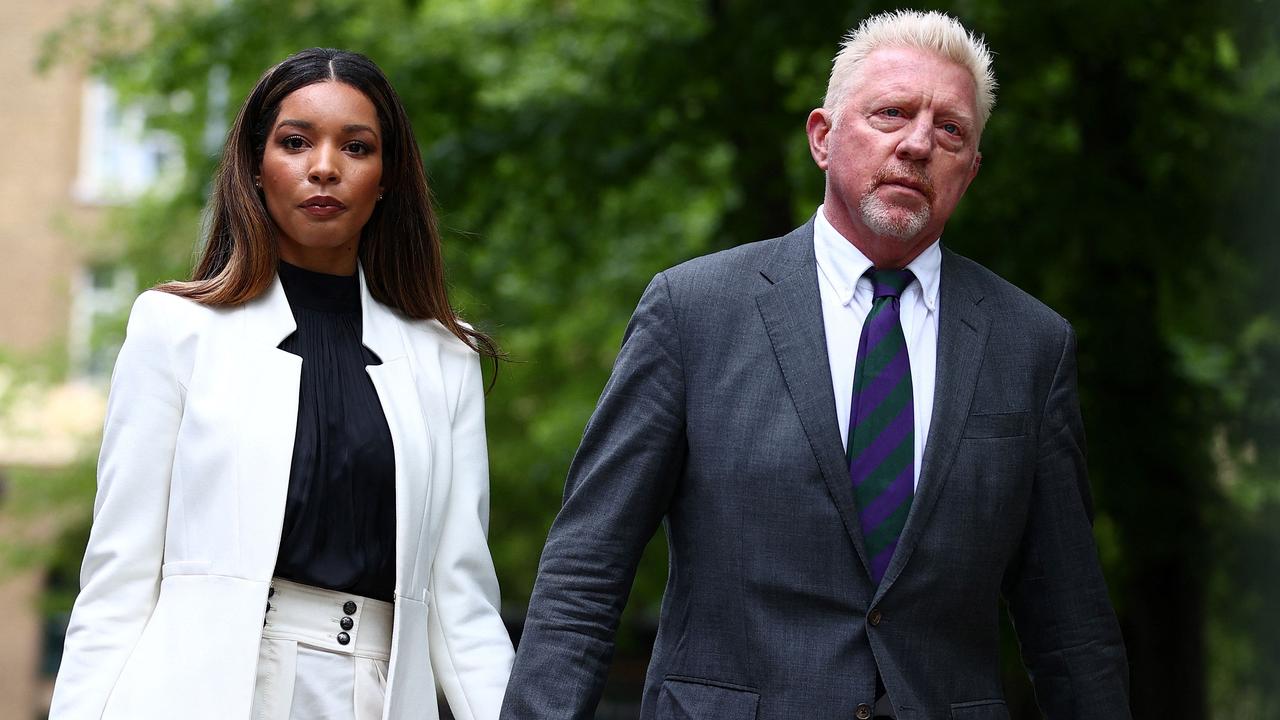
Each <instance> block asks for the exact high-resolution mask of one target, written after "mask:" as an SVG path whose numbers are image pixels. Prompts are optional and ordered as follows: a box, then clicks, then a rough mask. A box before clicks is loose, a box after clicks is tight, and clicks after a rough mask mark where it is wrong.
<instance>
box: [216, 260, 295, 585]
mask: <svg viewBox="0 0 1280 720" xmlns="http://www.w3.org/2000/svg"><path fill="white" fill-rule="evenodd" d="M236 312H237V313H238V314H239V320H240V322H239V323H238V324H237V325H236V328H237V334H238V336H239V337H238V338H237V339H238V340H239V341H240V342H239V343H234V344H233V343H228V351H229V352H230V353H231V354H232V357H231V363H232V366H233V367H234V368H235V370H234V372H233V376H232V379H231V380H230V381H229V385H230V388H231V389H232V392H231V393H229V394H228V397H229V398H234V400H233V402H234V404H235V407H234V408H231V412H229V413H228V415H227V417H228V418H235V425H234V432H236V433H237V442H236V446H237V447H238V448H239V452H237V453H236V457H235V460H234V462H235V468H236V476H237V478H238V479H239V485H240V512H239V515H238V517H239V518H240V519H239V522H240V524H241V527H240V532H239V537H240V540H241V545H240V548H239V551H240V554H241V562H242V563H243V564H244V567H245V569H246V572H247V573H248V574H249V576H250V577H257V578H260V579H263V580H266V579H268V578H270V577H271V575H272V573H273V572H274V570H275V563H276V553H277V549H278V548H279V545H280V531H281V528H282V526H283V525H284V510H285V502H286V498H287V497H288V493H289V469H290V466H291V465H292V464H293V441H294V435H295V432H296V430H297V427H298V384H299V382H300V380H301V377H302V358H300V357H298V356H296V355H292V354H290V353H287V352H285V351H284V350H281V349H280V348H279V345H280V342H281V341H283V340H284V339H285V338H286V337H288V336H289V335H290V334H291V333H292V332H293V331H294V330H295V329H297V325H296V323H295V322H294V319H293V312H292V311H291V310H290V309H289V301H288V299H287V298H286V297H285V294H284V287H283V286H282V285H281V284H280V279H279V278H278V277H277V278H276V279H275V280H273V281H272V283H271V286H270V287H269V288H268V289H267V291H266V292H265V293H264V294H263V295H262V296H261V297H258V298H256V299H254V300H252V301H250V302H248V303H245V304H244V305H242V306H240V308H239V309H238V310H237V311H236ZM268 539H269V540H270V542H269V543H268V542H264V540H268ZM263 548H267V549H269V552H264V551H263Z"/></svg>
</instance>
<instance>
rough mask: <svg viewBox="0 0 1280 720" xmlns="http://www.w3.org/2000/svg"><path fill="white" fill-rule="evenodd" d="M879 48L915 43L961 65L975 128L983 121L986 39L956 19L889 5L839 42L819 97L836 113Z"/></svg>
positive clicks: (987, 99)
mask: <svg viewBox="0 0 1280 720" xmlns="http://www.w3.org/2000/svg"><path fill="white" fill-rule="evenodd" d="M882 48H915V49H918V50H927V51H929V52H933V53H936V54H938V55H941V56H942V57H944V58H946V59H948V60H950V61H952V62H954V63H957V64H959V65H961V66H963V67H964V68H965V69H967V70H968V71H969V73H970V74H971V75H973V83H974V85H975V86H976V88H977V93H976V97H975V98H974V100H975V101H976V104H977V108H978V117H979V129H981V128H982V127H984V126H986V124H987V119H988V118H989V117H991V108H992V107H993V106H994V105H995V104H996V76H995V73H994V72H992V70H991V50H990V49H989V48H988V47H987V43H986V41H985V40H983V39H982V38H980V37H978V36H977V35H975V34H974V33H972V32H970V31H969V30H966V29H965V27H964V26H963V25H961V24H960V21H959V20H956V19H955V18H953V17H951V16H950V15H947V14H945V13H940V12H937V11H936V10H930V11H929V12H920V11H919V10H894V11H891V12H885V13H880V14H879V15H872V16H871V17H869V18H867V19H866V20H863V21H862V23H861V24H859V25H858V27H857V28H855V29H853V30H851V31H850V32H849V34H848V35H846V36H845V38H844V41H843V42H842V43H841V44H840V52H838V53H836V59H835V62H834V63H833V64H832V67H831V80H830V81H829V82H828V83H827V97H826V100H825V101H824V102H823V107H824V108H826V109H827V110H828V111H829V112H831V113H832V114H833V115H835V116H837V117H838V116H839V114H840V111H841V110H842V109H843V106H844V102H845V100H846V99H847V97H848V95H849V92H850V91H851V90H852V89H853V88H854V86H855V85H856V84H857V75H858V70H859V69H860V68H861V67H862V63H863V61H865V60H866V59H867V56H868V55H870V54H871V53H872V52H874V51H876V50H879V49H882Z"/></svg>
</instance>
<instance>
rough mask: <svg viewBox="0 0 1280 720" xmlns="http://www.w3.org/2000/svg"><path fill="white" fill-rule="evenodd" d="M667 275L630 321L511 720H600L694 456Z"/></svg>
mask: <svg viewBox="0 0 1280 720" xmlns="http://www.w3.org/2000/svg"><path fill="white" fill-rule="evenodd" d="M676 326H677V318H676V314H675V312H674V310H673V305H672V302H671V295H670V288H669V286H668V281H667V279H666V276H665V275H658V276H657V277H656V278H654V280H653V282H651V283H650V284H649V287H648V289H647V290H645V293H644V296H643V297H642V298H641V300H640V304H639V306H638V307H637V308H636V311H635V313H634V315H633V316H632V318H631V323H630V325H629V326H628V327H627V331H626V334H625V336H624V339H623V345H622V350H621V352H620V353H619V355H618V359H617V361H616V362H615V364H614V368H613V374H612V376H611V377H610V378H609V382H608V383H607V384H606V386H605V389H604V392H603V394H602V395H601V397H600V401H599V403H598V404H597V406H596V410H595V412H594V413H593V414H592V416H591V420H590V422H589V423H588V424H587V428H586V431H585V433H584V435H583V438H582V444H581V445H580V446H579V448H578V452H577V454H576V455H575V457H574V459H573V464H572V465H571V467H570V469H569V477H568V481H567V482H566V484H565V494H564V504H563V506H562V507H561V509H560V513H559V515H558V516H557V517H556V520H555V522H554V523H553V524H552V527H551V532H550V534H549V536H548V538H547V543H546V546H545V547H544V549H543V552H542V560H541V563H540V565H539V568H538V578H537V581H536V583H535V585H534V589H533V596H532V598H531V599H530V601H529V614H528V617H527V618H526V621H525V627H524V635H523V636H522V637H521V640H520V647H519V652H518V653H517V654H516V663H515V668H514V670H513V672H512V677H511V684H510V685H509V686H508V689H507V698H506V702H505V703H504V704H503V708H502V717H503V718H504V720H528V719H529V718H553V717H554V718H578V719H582V720H586V719H589V718H591V717H593V716H594V711H595V707H596V705H597V704H598V702H599V700H600V695H601V692H602V689H603V686H604V681H605V676H606V675H607V673H608V668H609V663H610V661H611V659H612V656H613V643H614V635H615V633H616V631H617V627H618V620H619V616H620V615H621V613H622V609H623V606H624V605H625V604H626V600H627V596H628V595H629V594H630V590H631V584H632V581H633V580H634V577H635V570H636V566H637V564H638V563H639V561H640V556H641V554H642V552H643V551H644V548H645V545H646V544H647V543H648V541H649V540H650V539H651V538H652V537H653V535H654V532H655V531H656V530H657V527H658V524H659V523H660V522H661V519H662V517H663V515H664V514H665V513H666V510H667V507H668V505H669V504H670V501H671V497H672V493H673V489H674V487H675V484H676V480H677V478H678V476H679V474H680V468H681V466H682V463H683V459H684V453H685V447H686V445H685V411H684V408H685V395H684V376H683V371H682V366H681V353H680V344H679V334H678V330H677V327H676Z"/></svg>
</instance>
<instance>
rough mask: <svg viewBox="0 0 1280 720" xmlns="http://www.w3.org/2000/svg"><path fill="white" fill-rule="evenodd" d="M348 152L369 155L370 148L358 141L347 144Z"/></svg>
mask: <svg viewBox="0 0 1280 720" xmlns="http://www.w3.org/2000/svg"><path fill="white" fill-rule="evenodd" d="M347 152H350V153H353V154H355V155H368V154H369V146H368V145H366V144H364V143H363V142H361V141H359V140H356V141H354V142H350V143H347Z"/></svg>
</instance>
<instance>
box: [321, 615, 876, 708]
mask: <svg viewBox="0 0 1280 720" xmlns="http://www.w3.org/2000/svg"><path fill="white" fill-rule="evenodd" d="M350 642H351V636H350V635H348V634H346V633H344V632H340V633H338V644H339V645H346V644H348V643H350ZM867 717H871V716H870V715H868V716H867Z"/></svg>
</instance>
